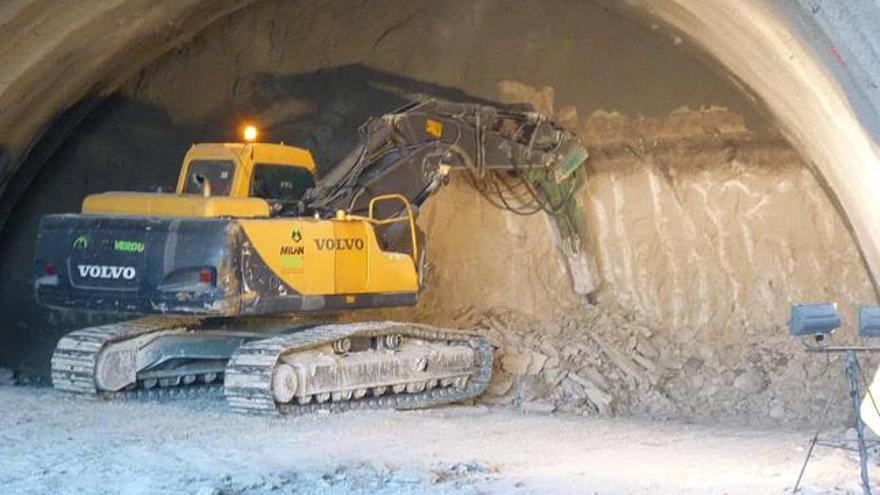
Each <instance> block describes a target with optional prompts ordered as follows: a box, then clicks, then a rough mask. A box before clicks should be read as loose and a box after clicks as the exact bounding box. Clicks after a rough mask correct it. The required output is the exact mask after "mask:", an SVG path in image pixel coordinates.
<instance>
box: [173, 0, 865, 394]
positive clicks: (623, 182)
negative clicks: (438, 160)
mask: <svg viewBox="0 0 880 495" xmlns="http://www.w3.org/2000/svg"><path fill="white" fill-rule="evenodd" d="M652 7H656V6H655V5H654V4H652ZM691 7H694V6H691ZM699 7H700V5H697V6H696V7H694V8H699ZM686 12H687V11H685V13H686ZM661 14H663V13H662V12H657V15H658V16H661ZM664 15H666V14H664ZM774 15H775V14H774ZM661 17H662V16H661ZM666 19H667V20H668V22H670V24H672V25H673V26H676V24H675V19H676V18H675V17H674V16H669V17H666ZM691 29H696V28H691ZM682 32H685V33H687V32H688V31H686V30H684V29H683V30H682ZM742 79H743V80H744V81H747V79H746V78H742ZM170 81H173V79H171V80H170ZM721 117H722V122H723V117H724V116H723V115H722V116H721ZM682 118H687V114H684V116H683V117H682ZM673 120H674V119H673ZM661 125H666V124H661ZM725 125H726V124H725ZM731 128H732V129H734V131H733V132H734V133H736V132H738V131H736V128H737V127H736V125H733V126H731ZM646 135H647V136H650V135H651V134H650V133H647V134H646ZM786 156H788V155H786ZM715 159H717V157H716V156H714V155H713V158H712V160H715ZM784 160H791V158H790V157H787V158H785V159H784ZM744 161H746V162H750V161H756V162H760V161H761V158H744ZM795 161H796V160H795ZM798 177H800V176H798ZM649 179H650V175H649ZM639 180H641V179H638V178H637V179H636V182H638V181H639ZM797 180H798V181H800V182H797V183H798V184H799V187H803V188H804V189H806V190H808V191H811V190H812V187H813V186H811V185H810V184H811V182H810V181H809V180H806V179H801V178H799V179H797ZM830 182H831V181H829V183H830ZM597 183H598V184H605V185H608V186H610V187H609V188H610V189H613V190H614V191H615V192H614V195H615V196H614V198H612V201H617V200H619V197H618V192H617V187H618V186H619V187H620V188H622V189H621V191H622V193H621V194H629V192H627V191H628V190H629V188H631V187H632V184H629V183H628V182H627V179H625V178H622V177H617V176H614V175H612V176H611V178H610V182H603V181H602V180H599V181H598V182H597ZM628 184H629V185H628ZM636 185H638V184H636ZM701 187H702V186H701ZM637 190H638V189H637V188H636V191H637ZM450 194H459V195H460V194H461V191H458V192H455V190H452V191H451V192H450ZM811 194H812V193H811ZM622 197H623V196H620V198H622ZM841 202H842V203H843V201H841ZM449 204H452V203H449ZM817 204H821V201H820V202H819V203H817ZM493 218H495V219H494V220H491V221H492V222H496V223H497V224H499V225H500V226H501V227H499V228H501V229H502V230H503V229H505V228H507V229H512V231H513V232H514V233H515V234H516V235H518V236H520V237H521V236H523V235H525V234H523V230H520V228H518V227H511V226H510V225H509V222H508V221H507V220H505V219H504V218H498V217H493ZM505 225H506V227H505ZM533 227H534V228H540V223H539V224H538V225H533ZM528 230H529V229H528V228H527V229H525V231H526V232H527V231H528ZM832 231H833V232H835V233H836V234H835V235H837V236H843V237H846V233H845V232H844V231H842V230H839V229H837V228H834V229H832ZM852 273H854V274H856V278H857V274H858V273H859V271H858V270H855V271H853V272H852ZM515 282H516V278H515V277H514V278H511V283H515ZM554 283H555V282H553V281H551V282H550V283H549V284H548V285H554ZM849 283H851V282H848V284H849ZM856 285H857V284H856ZM847 287H849V285H847ZM632 290H633V291H635V292H638V291H639V288H638V287H636V286H633V288H632ZM853 294H862V293H861V291H858V290H855V291H853ZM474 297H476V296H474ZM636 301H637V302H639V301H638V298H636ZM553 302H554V301H552V300H551V301H547V302H545V303H544V306H542V307H546V306H547V305H548V304H552V303H553ZM644 304H645V305H646V306H650V305H651V304H652V301H651V298H650V297H645V298H644ZM603 318H604V317H603ZM610 318H611V321H613V324H614V325H620V326H622V327H624V328H629V327H631V324H630V323H629V322H627V321H625V320H620V319H615V318H614V316H613V315H612V316H611V317H610ZM600 319H601V318H600ZM526 325H528V324H526ZM536 325H537V324H536ZM640 331H641V330H632V332H635V333H638V332H640ZM548 332H550V333H552V330H548ZM635 333H634V334H635ZM524 339H525V340H528V337H524ZM585 345H587V344H585ZM511 366H514V367H516V365H514V364H511ZM744 386H746V387H748V386H751V385H750V384H748V383H746V385H744Z"/></svg>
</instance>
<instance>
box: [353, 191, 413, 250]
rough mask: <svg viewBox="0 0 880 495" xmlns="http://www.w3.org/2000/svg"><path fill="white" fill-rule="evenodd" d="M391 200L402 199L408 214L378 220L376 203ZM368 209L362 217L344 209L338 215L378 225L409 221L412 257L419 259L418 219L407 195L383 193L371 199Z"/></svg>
mask: <svg viewBox="0 0 880 495" xmlns="http://www.w3.org/2000/svg"><path fill="white" fill-rule="evenodd" d="M391 200H397V201H400V202H401V203H403V206H404V207H405V208H406V216H396V217H391V218H385V219H382V220H377V219H376V218H374V217H373V211H374V209H375V206H376V204H377V203H381V202H383V201H391ZM367 211H368V213H367V216H366V217H361V216H358V215H348V214H346V213H345V212H344V211H339V212H337V217H340V218H341V217H344V218H348V219H353V220H355V219H356V220H365V221H367V222H370V224H372V225H376V226H379V225H388V224H391V223H399V222H405V221H409V235H410V241H411V242H412V258H413V262H414V263H415V262H416V260H417V259H419V257H418V253H419V246H418V241H417V240H416V220H415V215H413V209H412V204H410V202H409V200H408V199H407V198H406V196H404V195H402V194H381V195H379V196H376V197H374V198H372V199H371V200H370V204H369V209H368V210H367ZM416 265H418V263H416Z"/></svg>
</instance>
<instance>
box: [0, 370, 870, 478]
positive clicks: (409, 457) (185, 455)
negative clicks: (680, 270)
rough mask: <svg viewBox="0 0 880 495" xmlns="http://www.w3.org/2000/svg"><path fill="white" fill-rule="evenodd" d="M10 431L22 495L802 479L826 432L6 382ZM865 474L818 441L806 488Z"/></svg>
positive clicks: (0, 456)
mask: <svg viewBox="0 0 880 495" xmlns="http://www.w3.org/2000/svg"><path fill="white" fill-rule="evenodd" d="M0 432H2V433H0V437H2V441H0V486H3V487H4V488H3V490H4V491H6V492H7V493H21V494H29V493H35V494H36V493H58V494H63V493H77V494H90V493H104V492H106V491H107V490H108V489H109V488H110V487H115V488H114V490H115V491H118V492H119V493H152V494H164V493H169V494H170V493H174V494H178V493H194V494H221V493H222V494H261V493H343V494H346V493H352V494H354V493H389V494H390V493H394V494H401V493H403V494H406V493H486V492H492V493H523V494H527V493H590V494H594V493H654V494H663V493H670V494H672V493H675V494H698V493H699V494H703V493H730V494H733V493H767V494H770V493H790V491H791V487H792V486H793V485H794V483H795V480H796V478H797V474H798V471H799V469H800V466H801V463H802V462H803V459H804V456H805V452H806V448H807V447H808V443H809V439H810V437H811V436H812V434H813V431H806V430H798V429H780V428H774V429H761V428H754V427H751V426H749V425H740V426H736V425H719V424H715V425H711V426H710V425H697V424H685V423H675V422H643V421H634V420H623V419H595V418H583V417H580V416H576V415H571V414H553V415H547V414H524V413H522V412H519V411H516V410H514V409H511V408H505V407H489V406H485V405H477V406H465V407H462V406H453V407H447V408H441V409H436V410H429V411H413V412H370V413H366V414H364V413H361V414H342V415H316V416H307V417H300V418H275V417H249V416H240V415H236V414H233V413H230V412H228V411H227V410H226V409H225V405H224V403H223V401H222V399H221V398H220V397H216V398H209V399H207V400H206V399H204V398H202V399H199V400H194V399H188V398H187V399H183V398H178V399H167V400H165V401H164V402H161V403H156V402H147V401H127V402H100V401H94V400H90V399H83V398H78V397H70V396H67V395H64V394H60V393H57V392H55V391H52V390H48V389H44V388H29V387H0ZM845 437H846V433H845V432H841V431H837V432H828V433H827V434H825V435H824V437H823V438H825V439H827V440H830V441H833V442H834V441H840V440H842V439H845ZM872 455H873V456H874V461H873V463H872V464H873V465H872V468H873V469H875V472H876V470H877V468H878V466H877V463H876V459H877V457H876V456H877V452H873V453H872ZM857 478H858V464H857V456H856V454H855V453H854V452H851V451H847V450H843V449H832V448H827V447H821V446H820V447H817V449H816V451H815V452H814V457H813V460H812V461H811V462H810V464H809V465H808V467H807V471H806V473H805V484H804V486H805V487H806V489H805V491H804V492H801V493H809V494H820V493H821V494H825V493H857V492H859V491H860V490H859V487H858V485H857ZM873 480H874V482H875V483H877V482H878V481H880V476H875V477H874V478H873Z"/></svg>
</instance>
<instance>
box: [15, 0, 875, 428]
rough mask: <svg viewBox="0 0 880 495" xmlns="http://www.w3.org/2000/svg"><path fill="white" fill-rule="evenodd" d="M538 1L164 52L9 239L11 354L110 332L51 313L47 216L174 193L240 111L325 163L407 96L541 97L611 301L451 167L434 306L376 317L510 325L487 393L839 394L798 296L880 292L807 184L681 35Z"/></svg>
mask: <svg viewBox="0 0 880 495" xmlns="http://www.w3.org/2000/svg"><path fill="white" fill-rule="evenodd" d="M534 8H535V7H534V4H533V3H530V2H522V3H519V2H512V3H506V2H443V3H440V4H437V3H436V2H435V3H428V2H411V1H406V2H404V1H400V2H390V3H389V4H388V5H384V6H382V7H381V8H377V7H376V5H374V4H373V3H370V2H366V3H363V4H359V5H353V4H352V2H346V1H341V0H340V1H331V2H325V3H322V4H320V5H313V4H311V3H308V2H302V3H298V2H287V1H281V0H268V1H265V2H261V3H259V4H257V5H255V6H253V7H250V8H248V9H245V10H242V11H241V12H239V13H238V14H236V16H234V17H231V18H229V19H227V20H224V21H222V22H220V23H217V24H215V25H213V26H212V27H210V28H209V29H207V30H206V31H204V32H203V33H202V34H200V35H199V36H198V37H196V38H195V40H194V41H193V42H192V43H191V44H188V45H185V46H183V47H181V48H180V49H179V50H177V51H175V52H174V53H170V54H168V55H166V56H165V57H163V58H162V59H161V60H159V61H158V62H157V63H156V64H154V65H152V66H150V67H149V68H147V69H146V70H145V71H143V73H141V74H139V75H138V76H137V77H134V78H132V79H130V80H128V81H127V82H126V83H125V84H124V85H123V86H122V88H121V89H120V91H119V92H118V93H117V94H116V96H115V97H114V98H112V99H110V100H108V101H106V102H105V103H104V104H102V105H101V106H100V107H99V108H98V110H97V111H96V112H94V113H93V114H92V116H91V117H90V118H89V119H87V120H86V121H85V122H84V124H83V125H82V126H80V127H79V129H78V131H77V132H76V133H75V134H74V135H73V136H72V137H71V139H69V140H67V142H66V143H65V144H64V146H62V147H61V148H60V149H59V152H58V153H56V154H55V156H54V157H53V158H52V160H51V161H50V162H49V163H48V164H47V165H46V167H45V168H44V170H43V173H42V174H41V175H40V176H38V177H37V179H36V181H35V182H34V186H33V187H32V188H31V189H30V190H29V191H30V194H29V195H28V196H27V197H26V199H25V200H24V201H22V202H21V203H19V205H18V207H17V208H18V209H17V211H16V214H15V216H13V217H12V220H11V222H10V223H9V225H8V226H7V228H6V229H5V230H4V231H3V234H2V237H0V249H2V251H3V252H4V254H5V255H6V256H7V257H8V259H10V260H15V261H14V262H11V263H4V264H3V265H0V279H2V280H4V281H5V282H4V284H3V285H2V286H0V305H2V308H3V311H4V314H5V315H7V318H6V321H4V322H0V329H2V333H0V335H2V336H3V337H4V338H5V342H6V343H7V344H8V345H5V346H2V347H0V349H2V351H0V352H4V353H5V354H3V355H2V356H0V357H2V359H3V361H4V362H10V363H15V364H16V365H17V366H18V367H19V368H20V369H21V368H25V369H27V370H29V371H30V372H31V373H32V374H33V373H34V372H37V373H38V372H39V371H40V370H43V369H45V362H47V361H48V354H49V349H51V346H52V345H54V342H55V340H56V339H57V337H58V335H60V333H61V332H63V331H64V330H66V329H70V328H73V327H76V326H80V325H83V324H86V323H87V322H93V321H96V320H95V319H93V317H83V316H71V315H68V314H60V313H55V312H47V311H44V310H42V309H41V308H37V307H36V306H35V305H34V304H33V302H32V300H31V298H30V295H29V293H30V283H31V281H30V271H29V268H30V260H29V257H30V249H31V247H32V243H33V235H34V230H35V227H36V222H37V219H38V218H39V216H40V215H41V214H44V213H47V212H53V211H73V210H76V209H77V208H78V205H79V202H80V200H81V199H82V197H83V196H84V195H85V194H87V193H91V192H98V191H103V190H108V189H133V190H155V189H156V188H157V187H163V188H166V189H167V188H170V187H171V186H172V185H173V183H174V180H175V179H176V171H177V167H178V165H179V160H180V157H182V155H183V153H184V152H185V150H186V147H187V146H188V145H189V144H190V143H191V142H193V141H205V140H227V139H235V135H234V131H235V130H236V126H237V124H238V123H239V122H240V120H241V119H242V118H243V117H248V118H252V119H254V120H256V121H258V122H260V123H261V124H262V125H263V127H264V133H263V134H264V136H266V138H267V139H268V140H271V141H285V142H288V143H292V144H296V145H300V146H304V147H308V148H311V149H313V150H314V151H315V154H316V157H317V158H318V160H319V162H320V164H321V167H322V168H324V169H326V167H328V166H329V165H331V164H332V163H333V162H334V160H336V159H338V158H339V157H340V156H342V155H343V154H344V153H345V152H346V151H347V150H348V147H349V146H351V145H352V144H353V143H354V142H355V140H356V138H357V134H356V132H355V129H356V127H357V125H359V124H360V123H361V122H362V121H363V120H364V119H365V118H366V117H368V116H372V115H377V114H381V113H384V112H386V111H389V110H392V109H394V108H395V107H396V106H398V105H401V104H403V103H405V102H406V101H407V100H408V99H409V98H418V97H424V96H433V97H440V98H446V99H450V100H470V101H473V100H475V99H481V100H486V101H501V102H527V103H531V104H532V105H533V106H535V107H536V109H537V110H539V111H542V112H544V113H547V114H550V115H553V116H554V117H555V118H556V119H557V120H559V121H560V122H562V123H563V124H564V125H566V126H567V127H569V128H571V129H573V130H575V131H577V133H578V134H579V135H580V136H581V137H582V139H583V140H584V141H585V143H586V145H587V147H588V148H589V149H590V151H591V154H592V156H591V158H590V161H589V163H588V184H587V186H586V187H585V188H584V190H583V192H582V194H581V195H580V196H579V197H578V198H577V200H578V201H579V203H580V205H581V206H582V208H583V211H584V214H585V216H586V219H587V222H588V224H589V226H590V229H591V233H592V234H591V237H590V238H589V239H586V240H585V243H586V246H587V247H588V248H589V249H590V251H591V252H592V255H593V261H594V264H595V276H596V278H597V280H598V281H599V282H600V289H599V291H598V292H597V294H596V300H597V302H598V304H596V305H595V306H592V305H587V304H586V303H585V301H584V300H582V298H580V297H578V296H576V295H575V294H574V293H573V292H572V291H571V290H570V285H569V280H568V274H567V273H566V270H565V264H564V262H563V260H562V258H561V257H560V256H559V254H558V251H557V249H556V246H555V244H554V242H553V239H552V229H551V227H550V223H549V220H548V219H547V218H545V217H543V216H540V215H539V216H532V217H519V216H516V215H514V214H512V213H509V212H506V211H501V210H496V209H494V208H492V207H491V206H489V205H488V204H487V203H486V202H485V201H484V200H483V199H481V198H480V197H479V195H478V193H476V192H475V191H473V190H472V189H470V188H469V187H468V185H467V183H466V181H464V180H461V178H453V181H452V183H451V184H450V186H449V187H448V188H446V189H445V190H444V191H442V192H441V193H440V194H438V196H437V197H436V198H434V199H433V200H432V202H431V203H429V204H428V205H427V206H426V208H425V209H424V211H423V212H422V215H421V218H420V224H421V225H422V227H423V228H424V230H425V231H426V233H427V235H428V243H427V249H428V255H429V260H430V264H431V265H430V271H429V273H428V274H427V277H428V283H429V286H430V288H429V290H428V291H427V292H426V293H425V295H424V297H423V300H422V302H421V303H420V305H419V307H418V308H416V309H415V310H412V309H401V310H395V311H385V312H377V313H378V316H393V317H395V318H416V319H422V320H428V321H432V322H436V323H441V324H449V325H456V326H463V327H469V328H477V329H482V330H483V331H485V332H487V333H489V334H490V335H492V336H493V337H494V338H495V339H496V341H497V343H498V345H499V346H500V349H499V359H498V360H497V362H496V366H497V370H496V381H495V383H493V387H492V390H491V392H490V394H489V397H488V399H487V400H489V401H492V402H505V403H515V404H519V405H522V406H523V407H524V408H526V409H530V410H535V411H549V410H556V409H561V410H569V411H579V412H586V413H595V414H644V415H649V416H652V417H689V418H694V417H706V418H708V417H715V418H717V417H719V416H733V415H745V416H748V417H772V418H774V419H778V420H783V419H791V418H799V419H803V418H809V417H810V416H811V415H812V414H815V412H816V408H817V407H821V403H822V400H821V398H822V397H823V396H825V395H828V394H836V393H838V392H839V391H842V389H839V387H838V386H839V385H840V384H839V383H837V381H835V379H832V378H831V377H827V376H826V377H823V378H821V379H819V378H818V374H819V366H818V363H817V361H816V360H814V359H812V358H810V357H808V356H804V355H803V354H802V353H801V352H800V351H799V349H798V347H797V346H796V345H795V344H793V343H792V342H791V341H790V340H789V339H788V337H787V336H786V332H785V329H784V325H785V323H786V314H787V311H788V307H789V305H790V304H791V303H794V302H802V301H815V300H833V301H839V302H841V303H843V310H844V311H846V312H847V313H848V314H849V313H851V309H852V307H853V306H854V305H856V304H859V303H871V302H874V301H875V297H874V293H873V291H872V289H871V285H870V278H869V275H868V272H867V270H866V268H865V265H864V263H863V261H862V259H861V257H860V256H859V252H858V249H857V248H856V244H855V243H854V241H853V238H852V236H851V235H850V233H849V231H848V230H847V228H846V227H845V225H844V223H843V221H842V220H841V217H840V216H839V214H838V212H837V210H836V209H835V208H834V206H833V205H832V203H831V202H830V201H829V199H828V196H827V195H826V194H825V192H824V191H823V189H822V188H821V187H820V186H819V184H818V182H817V180H816V179H815V177H814V176H813V174H812V173H811V172H810V170H809V169H808V168H807V167H806V166H805V164H804V162H803V161H802V159H801V158H800V157H799V155H798V154H797V153H796V152H795V151H794V150H793V149H792V148H791V147H790V146H789V145H788V144H787V143H786V141H785V140H784V139H783V138H782V137H781V136H780V135H779V134H778V133H776V132H775V131H773V130H772V129H771V127H772V126H771V125H770V124H769V123H768V122H766V121H765V120H764V119H762V117H760V111H759V110H756V109H755V107H754V106H753V105H752V104H751V103H750V102H749V101H748V99H747V98H745V97H744V96H743V95H742V94H741V93H739V92H738V91H737V90H736V89H735V88H734V87H732V86H731V85H729V84H728V83H727V82H726V81H724V80H722V78H720V77H719V76H717V75H716V74H714V73H713V72H711V71H710V70H708V69H706V68H705V67H704V66H702V65H700V64H699V63H697V62H695V61H694V59H693V58H692V57H691V56H689V55H688V53H686V52H684V51H683V48H682V47H681V46H680V45H679V44H678V43H676V42H675V41H674V40H670V39H667V38H665V37H663V36H661V35H660V34H659V33H658V32H651V31H650V30H646V29H643V28H642V27H640V26H638V25H636V24H634V23H631V22H629V21H626V20H625V19H623V18H621V17H620V16H619V15H617V14H615V13H612V12H609V11H607V10H605V9H603V8H601V7H598V6H596V5H594V4H591V3H586V2H564V1H554V2H543V3H542V7H541V8H542V12H541V16H540V19H538V17H536V16H535V12H534ZM687 108H692V109H696V110H688V109H687ZM375 316H377V314H376V313H370V314H364V315H363V316H357V317H359V318H366V317H375ZM34 342H38V343H39V344H38V345H35V344H34ZM835 376H836V375H835ZM814 384H815V385H816V387H817V389H816V390H817V392H816V393H815V394H814V393H810V392H808V387H809V386H812V385H814ZM817 403H819V405H818V406H817V405H816V404H817ZM837 413H838V414H839V415H840V414H843V413H842V412H841V411H838V412H837Z"/></svg>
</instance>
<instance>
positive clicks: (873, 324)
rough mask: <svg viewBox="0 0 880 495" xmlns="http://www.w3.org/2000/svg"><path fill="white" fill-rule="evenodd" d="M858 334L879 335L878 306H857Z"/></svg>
mask: <svg viewBox="0 0 880 495" xmlns="http://www.w3.org/2000/svg"><path fill="white" fill-rule="evenodd" d="M859 335H861V336H862V337H880V306H862V307H860V308H859Z"/></svg>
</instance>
